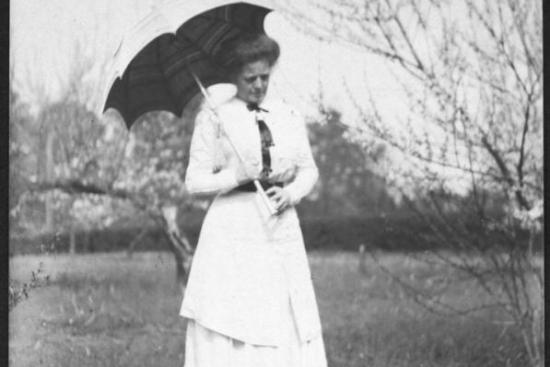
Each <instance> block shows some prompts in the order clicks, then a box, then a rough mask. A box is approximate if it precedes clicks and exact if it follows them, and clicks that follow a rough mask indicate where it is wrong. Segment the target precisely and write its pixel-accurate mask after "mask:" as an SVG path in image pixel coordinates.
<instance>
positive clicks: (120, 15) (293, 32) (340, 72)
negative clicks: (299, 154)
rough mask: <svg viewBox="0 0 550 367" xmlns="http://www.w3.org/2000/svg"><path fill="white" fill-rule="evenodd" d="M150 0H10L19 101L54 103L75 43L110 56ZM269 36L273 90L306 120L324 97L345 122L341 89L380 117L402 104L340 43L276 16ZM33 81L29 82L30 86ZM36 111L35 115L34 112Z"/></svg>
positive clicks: (380, 71) (370, 63)
mask: <svg viewBox="0 0 550 367" xmlns="http://www.w3.org/2000/svg"><path fill="white" fill-rule="evenodd" d="M153 3H155V2H154V1H153V0H78V1H75V0H48V1H43V0H13V1H11V9H10V11H11V14H10V29H11V32H10V37H11V39H10V54H11V60H12V62H13V66H14V70H15V79H16V81H19V85H21V86H24V87H25V88H24V91H23V93H22V94H23V98H24V99H25V100H27V101H28V102H30V103H31V104H33V105H34V106H36V105H37V104H38V103H39V98H38V97H37V95H39V93H38V91H40V90H41V88H43V89H44V90H45V91H46V95H47V96H48V97H49V98H50V99H52V100H55V98H58V96H59V93H60V90H61V86H62V85H63V78H64V77H66V74H67V72H66V71H67V70H68V68H69V67H70V63H71V62H72V61H73V60H72V59H74V57H73V58H71V54H72V52H73V50H74V46H75V44H78V43H81V44H83V45H87V46H90V47H91V48H92V49H93V48H95V49H96V50H97V51H96V52H102V53H108V54H110V53H112V52H113V51H114V50H115V49H116V46H117V45H118V42H119V41H120V39H121V37H122V35H123V34H124V33H125V31H126V30H127V29H128V28H129V27H130V26H131V25H132V24H134V23H135V22H136V21H138V20H139V19H140V18H141V17H142V16H144V15H145V14H146V13H147V12H148V11H149V9H150V7H151V5H152V4H153ZM265 27H266V31H267V33H268V34H269V35H270V36H272V37H273V38H275V39H276V40H277V41H278V42H279V43H280V45H281V50H282V52H281V57H280V59H279V62H278V65H277V69H276V71H275V73H274V75H273V78H272V83H271V85H270V88H271V91H270V92H271V93H273V94H275V95H276V96H279V97H281V98H284V99H285V100H287V101H288V102H289V103H291V104H293V105H294V106H295V107H296V108H298V109H299V110H300V111H302V112H303V113H304V114H305V115H307V116H312V115H315V114H316V111H317V106H316V105H315V104H314V103H312V102H311V96H317V95H319V93H320V92H321V91H322V94H323V99H324V101H325V103H326V104H327V105H328V106H331V107H334V108H336V109H338V110H340V111H341V112H342V113H343V115H344V116H343V117H344V119H346V120H347V122H348V123H349V124H353V123H354V121H355V120H356V111H355V110H354V108H353V107H352V104H351V103H350V101H349V100H348V97H347V94H346V92H345V89H344V83H347V84H348V85H349V88H350V89H351V90H352V91H353V92H354V94H355V95H356V96H358V97H359V99H361V98H363V96H364V97H365V98H366V93H367V89H366V87H367V86H368V88H369V90H370V91H371V92H372V93H373V94H374V95H375V97H376V102H377V105H378V106H379V108H380V109H381V110H382V113H383V114H384V113H391V111H395V106H396V105H397V106H399V105H402V104H404V103H405V101H404V100H402V99H400V98H399V96H398V94H399V93H398V90H397V89H396V88H392V87H391V85H393V83H392V77H391V75H390V74H389V73H388V71H387V68H386V66H385V64H384V62H382V61H381V60H379V59H377V58H376V57H374V56H370V55H367V54H365V53H363V52H359V51H357V50H354V49H352V48H350V47H349V46H345V45H339V44H334V43H333V44H328V43H324V42H320V41H318V40H315V39H313V38H311V37H308V36H307V35H305V34H303V33H302V32H300V31H299V30H297V29H295V28H294V27H293V26H292V25H291V24H290V23H289V22H288V20H287V19H285V17H284V16H283V15H282V14H280V13H277V12H272V13H270V14H269V15H268V17H267V18H266V22H265ZM29 81H30V82H29ZM34 110H36V109H34Z"/></svg>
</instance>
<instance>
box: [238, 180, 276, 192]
mask: <svg viewBox="0 0 550 367" xmlns="http://www.w3.org/2000/svg"><path fill="white" fill-rule="evenodd" d="M258 182H259V183H260V185H261V186H262V188H263V189H264V190H268V189H270V188H271V187H273V186H277V187H283V186H284V183H282V182H268V181H265V180H258ZM234 190H237V191H245V192H255V191H256V185H254V182H253V181H249V182H247V183H244V184H242V185H239V186H237V187H235V189H234Z"/></svg>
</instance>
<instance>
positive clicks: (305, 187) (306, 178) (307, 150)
mask: <svg viewBox="0 0 550 367" xmlns="http://www.w3.org/2000/svg"><path fill="white" fill-rule="evenodd" d="M293 120H294V121H292V124H293V125H294V126H295V127H294V131H293V133H294V134H296V152H295V154H296V156H295V162H296V167H297V172H296V176H295V178H294V180H293V181H292V182H291V183H290V184H289V185H287V186H286V187H285V188H284V190H286V191H287V192H288V194H289V196H290V201H291V203H292V204H293V205H296V204H297V203H299V202H300V200H302V198H303V197H304V196H306V195H307V194H309V192H310V191H311V189H312V188H313V185H315V182H317V179H318V177H319V171H318V169H317V165H316V164H315V161H314V160H313V155H312V153H311V147H310V145H309V140H308V137H307V130H306V126H305V122H304V119H303V117H302V116H301V115H299V114H298V113H297V112H293Z"/></svg>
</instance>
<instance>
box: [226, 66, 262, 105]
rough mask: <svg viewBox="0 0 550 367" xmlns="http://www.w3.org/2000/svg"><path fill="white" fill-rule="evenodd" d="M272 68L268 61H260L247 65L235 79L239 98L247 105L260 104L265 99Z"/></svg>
mask: <svg viewBox="0 0 550 367" xmlns="http://www.w3.org/2000/svg"><path fill="white" fill-rule="evenodd" d="M270 74H271V66H269V63H268V62H267V60H258V61H254V62H250V63H248V64H245V65H244V66H243V68H242V69H241V72H240V73H238V74H237V75H236V76H235V78H234V83H235V85H236V86H237V97H239V98H240V99H242V100H243V101H245V102H247V103H257V104H260V103H261V102H262V101H263V99H264V98H265V94H266V92H267V87H268V85H269V76H270Z"/></svg>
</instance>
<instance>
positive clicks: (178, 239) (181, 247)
mask: <svg viewBox="0 0 550 367" xmlns="http://www.w3.org/2000/svg"><path fill="white" fill-rule="evenodd" d="M176 217H177V208H176V207H175V206H170V207H163V208H162V224H163V230H164V235H165V236H166V239H167V240H168V243H169V245H170V250H171V251H172V253H173V254H174V258H175V260H176V282H177V283H178V284H179V286H180V287H181V288H182V289H183V288H185V285H186V284H187V278H188V276H189V270H190V268H191V261H192V259H193V252H194V250H193V247H191V244H190V243H189V240H188V239H187V237H186V236H185V235H184V234H183V233H182V232H181V231H180V230H179V228H178V226H177V223H176Z"/></svg>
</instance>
